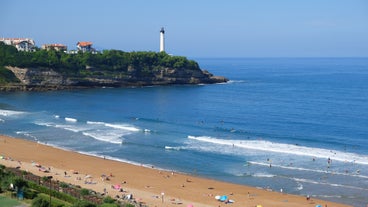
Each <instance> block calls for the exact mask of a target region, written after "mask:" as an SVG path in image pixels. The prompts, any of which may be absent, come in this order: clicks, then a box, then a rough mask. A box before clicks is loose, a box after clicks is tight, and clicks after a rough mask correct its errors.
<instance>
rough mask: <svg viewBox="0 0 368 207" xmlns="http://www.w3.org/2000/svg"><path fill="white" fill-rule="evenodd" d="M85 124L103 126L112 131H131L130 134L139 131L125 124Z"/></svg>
mask: <svg viewBox="0 0 368 207" xmlns="http://www.w3.org/2000/svg"><path fill="white" fill-rule="evenodd" d="M87 124H94V125H104V126H106V127H110V128H114V129H122V130H126V131H132V132H138V131H140V129H138V128H136V127H134V126H131V125H127V124H112V123H106V122H98V121H87Z"/></svg>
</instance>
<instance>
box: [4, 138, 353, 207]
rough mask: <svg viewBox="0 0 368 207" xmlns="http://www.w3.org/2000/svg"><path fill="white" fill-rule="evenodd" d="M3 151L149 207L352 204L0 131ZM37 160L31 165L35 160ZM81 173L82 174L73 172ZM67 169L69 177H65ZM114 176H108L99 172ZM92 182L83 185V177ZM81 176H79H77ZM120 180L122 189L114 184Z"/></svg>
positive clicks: (13, 159)
mask: <svg viewBox="0 0 368 207" xmlns="http://www.w3.org/2000/svg"><path fill="white" fill-rule="evenodd" d="M0 155H2V156H4V157H7V158H10V159H0V164H2V165H5V166H9V167H17V166H20V168H21V169H22V170H26V171H29V172H32V173H34V174H37V175H40V176H50V175H51V176H53V179H54V180H59V181H62V182H66V183H71V184H74V185H80V186H81V187H82V188H88V189H92V190H94V191H96V192H101V193H102V192H104V189H106V191H107V194H108V195H110V196H111V197H114V196H115V195H119V196H121V195H122V194H132V195H133V197H134V198H135V199H136V200H137V201H140V202H143V203H145V204H146V205H148V206H158V207H159V206H184V207H187V206H188V205H189V204H192V205H193V206H194V207H207V206H208V207H209V206H216V207H217V206H232V207H240V206H241V207H244V206H250V207H252V206H255V205H257V204H261V205H262V206H263V207H268V206H272V207H288V206H289V207H295V206H298V207H303V206H308V207H315V206H316V205H317V204H320V205H322V206H323V207H325V206H326V205H327V206H328V207H332V206H333V207H343V206H344V207H345V206H348V205H344V204H338V203H333V202H328V201H322V200H318V199H315V198H313V197H312V198H311V199H310V200H307V199H306V198H305V197H303V196H297V195H289V194H285V193H280V192H271V191H268V190H265V189H259V188H254V187H248V186H244V185H237V184H231V183H226V182H220V181H215V180H211V179H206V178H200V177H196V176H190V175H186V174H181V173H178V172H170V171H163V170H158V169H155V168H154V167H153V166H152V167H151V168H150V167H144V166H137V165H132V164H127V163H122V162H118V161H113V160H108V159H104V158H103V157H102V158H100V157H94V156H88V155H83V154H79V153H75V152H72V151H66V150H61V149H58V148H54V147H50V146H46V145H43V144H39V143H36V142H31V141H26V140H23V139H17V138H11V137H7V136H0ZM32 163H33V164H32ZM35 163H38V164H40V165H42V166H44V167H46V168H47V169H48V168H50V169H51V170H50V172H49V173H44V172H41V171H39V169H38V168H37V167H36V166H34V164H35ZM73 171H74V172H78V174H73ZM65 172H66V174H67V175H66V176H65ZM103 174H104V175H107V176H109V175H112V177H111V178H110V180H106V179H104V180H103V179H102V178H101V175H103ZM86 176H88V177H91V178H89V181H92V183H93V184H85V179H84V178H85V177H86ZM78 177H80V178H81V179H80V180H79V179H77V178H78ZM115 184H119V185H121V187H122V188H123V190H124V192H119V191H118V190H115V189H112V188H111V186H112V185H115ZM216 195H227V196H228V198H229V199H231V200H234V203H229V204H225V203H224V202H220V201H217V200H216V199H215V196H216Z"/></svg>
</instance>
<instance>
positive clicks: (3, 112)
mask: <svg viewBox="0 0 368 207" xmlns="http://www.w3.org/2000/svg"><path fill="white" fill-rule="evenodd" d="M25 113H26V112H23V111H12V110H3V109H0V116H7V117H9V116H17V115H21V114H25Z"/></svg>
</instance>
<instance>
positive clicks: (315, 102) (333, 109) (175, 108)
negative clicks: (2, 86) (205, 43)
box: [0, 58, 368, 207]
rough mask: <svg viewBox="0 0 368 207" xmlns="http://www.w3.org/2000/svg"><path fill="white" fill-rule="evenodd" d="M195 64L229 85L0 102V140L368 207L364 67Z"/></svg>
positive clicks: (367, 73) (346, 62) (258, 61)
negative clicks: (6, 138)
mask: <svg viewBox="0 0 368 207" xmlns="http://www.w3.org/2000/svg"><path fill="white" fill-rule="evenodd" d="M195 60H196V61H198V62H199V64H200V66H201V68H202V69H207V70H209V71H210V72H212V73H214V74H216V75H223V76H226V77H228V78H229V79H230V81H229V82H228V83H226V84H214V85H194V86H186V85H179V86H155V87H140V88H100V89H87V90H71V91H50V92H12V93H0V133H1V134H6V135H10V136H13V137H19V138H23V139H28V140H34V141H38V142H42V143H47V144H48V145H52V146H57V147H60V148H65V149H71V150H74V151H79V152H81V153H86V154H90V155H96V156H106V157H108V158H111V159H115V160H120V161H124V162H130V163H133V164H144V165H147V166H151V165H153V166H155V167H157V168H162V169H167V170H175V171H180V172H185V173H189V174H194V175H198V176H202V177H208V178H213V179H218V180H223V181H228V182H233V183H239V184H244V185H251V186H256V187H262V188H271V189H273V190H275V191H279V190H280V189H281V188H282V189H283V191H284V192H287V193H292V194H298V195H311V196H312V197H316V198H321V199H325V200H331V201H336V202H341V203H347V204H352V205H354V206H359V207H360V206H365V205H366V204H368V198H367V195H368V140H367V138H368V58H254V59H250V58H224V59H221V58H217V59H198V58H197V59H195ZM0 153H1V146H0ZM329 159H330V163H329V162H328V160H329Z"/></svg>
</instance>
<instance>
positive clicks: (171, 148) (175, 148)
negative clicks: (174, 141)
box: [165, 146, 181, 150]
mask: <svg viewBox="0 0 368 207" xmlns="http://www.w3.org/2000/svg"><path fill="white" fill-rule="evenodd" d="M165 149H166V150H180V149H181V147H171V146H165Z"/></svg>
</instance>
